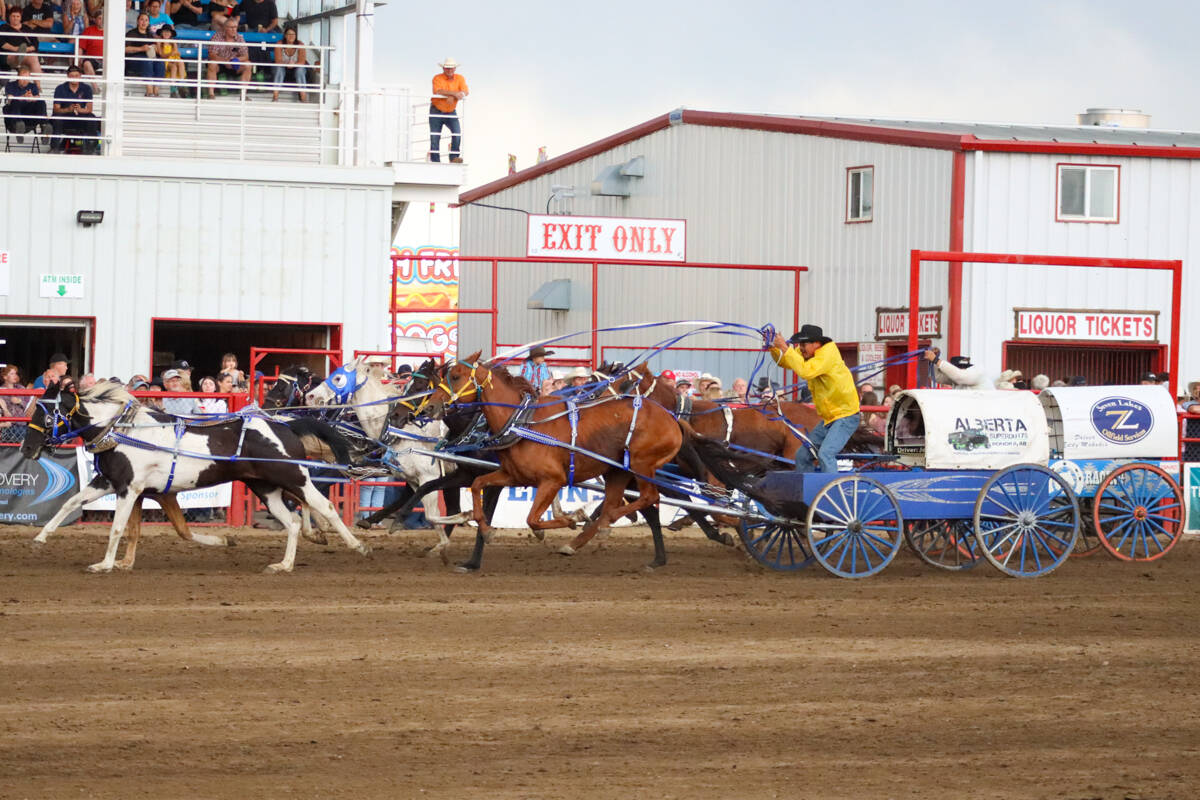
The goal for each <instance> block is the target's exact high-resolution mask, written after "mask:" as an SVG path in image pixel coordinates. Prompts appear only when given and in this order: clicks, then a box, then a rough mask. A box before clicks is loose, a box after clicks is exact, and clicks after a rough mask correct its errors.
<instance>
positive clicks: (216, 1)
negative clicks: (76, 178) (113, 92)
mask: <svg viewBox="0 0 1200 800" xmlns="http://www.w3.org/2000/svg"><path fill="white" fill-rule="evenodd" d="M103 1H104V0H65V2H64V3H63V4H62V5H59V4H56V3H55V2H53V0H24V3H23V4H20V3H15V2H14V3H11V4H9V3H7V2H6V0H0V16H2V17H3V20H4V24H2V25H0V58H2V59H3V64H2V66H3V68H4V70H5V72H7V73H8V74H7V76H6V78H5V79H4V94H5V97H4V105H3V110H4V126H5V130H6V131H7V133H8V134H9V135H11V136H13V137H15V138H16V140H17V143H18V144H20V143H23V142H24V141H25V136H26V135H27V134H29V135H33V136H35V137H39V136H40V137H41V139H42V141H43V142H45V143H48V144H49V146H50V149H51V151H52V152H62V151H63V150H64V149H65V148H67V147H68V146H72V147H73V146H74V145H71V144H70V143H71V142H73V141H74V140H75V139H78V140H79V145H78V147H79V151H80V152H84V153H95V152H98V149H99V147H98V145H99V141H100V140H99V136H100V122H99V119H98V118H97V116H96V113H95V109H94V107H93V103H94V95H95V92H96V90H95V89H94V88H93V86H92V84H91V82H90V81H91V79H92V78H94V77H95V76H98V75H102V74H103V73H104V38H105V35H106V34H105V30H104V6H103ZM111 1H112V2H116V0H111ZM125 3H126V12H125V17H126V31H125V34H124V39H123V42H124V53H125V75H127V76H128V77H130V78H133V79H134V80H135V82H136V84H137V85H140V86H142V87H143V90H144V92H145V94H146V96H147V97H158V96H161V95H162V89H163V88H164V87H166V89H167V93H166V94H167V95H169V96H180V97H186V96H192V93H193V92H194V91H195V90H196V87H197V86H200V85H203V87H204V91H205V92H206V94H207V96H208V97H210V98H213V97H215V96H216V94H217V91H218V84H219V82H220V80H221V79H222V78H228V79H232V80H236V81H239V82H240V83H241V84H242V85H240V86H239V87H238V90H239V92H240V93H241V94H242V95H243V96H244V93H245V84H250V83H252V82H254V81H261V82H264V83H269V84H270V85H269V87H266V88H269V89H270V91H271V93H272V97H271V99H272V101H276V100H278V99H279V92H280V89H281V88H282V87H283V85H284V84H285V82H286V81H288V80H289V79H290V81H291V82H292V83H293V84H295V86H296V89H297V93H298V95H299V99H300V101H301V102H306V101H307V100H308V92H307V91H305V87H306V86H308V85H310V84H309V79H310V73H311V71H312V70H313V69H315V68H316V67H315V64H316V63H317V62H318V61H319V58H317V57H316V51H313V55H312V57H310V48H309V46H307V45H305V43H304V42H303V41H301V40H300V38H299V34H298V31H297V29H296V28H295V27H294V26H293V25H289V24H287V23H286V22H284V21H281V20H280V18H279V12H278V9H277V7H276V4H275V0H244V2H238V0H137V2H136V3H135V2H134V0H125ZM247 35H249V36H250V38H251V39H252V41H249V42H248V41H247ZM182 40H187V41H188V42H190V43H192V45H193V46H194V47H196V48H203V50H204V55H203V67H202V68H200V67H198V66H197V65H198V64H199V63H200V62H199V61H197V60H196V56H195V55H194V54H192V53H188V54H187V56H188V57H187V58H185V51H184V49H183V48H184V47H185V46H186V45H183V44H181V41H182ZM189 68H190V72H189ZM52 71H53V72H62V73H63V76H62V77H61V78H56V79H55V80H54V84H55V88H54V89H53V92H52V93H51V94H50V95H49V96H47V95H46V94H45V93H44V91H45V89H44V87H43V81H44V80H46V79H47V78H46V73H48V72H52ZM200 81H203V84H201V83H200Z"/></svg>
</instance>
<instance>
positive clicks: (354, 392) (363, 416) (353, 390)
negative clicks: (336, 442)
mask: <svg viewBox="0 0 1200 800" xmlns="http://www.w3.org/2000/svg"><path fill="white" fill-rule="evenodd" d="M395 396H396V395H395V393H394V392H391V391H389V390H388V388H387V387H386V386H384V385H383V381H381V380H379V378H377V377H375V376H373V375H372V374H371V368H370V366H368V365H367V363H366V359H365V358H362V357H359V358H356V359H354V360H352V361H349V362H347V363H345V364H343V365H342V366H340V367H338V368H337V369H335V370H334V371H333V372H331V373H330V374H329V377H328V378H326V379H325V380H324V381H323V382H322V383H321V384H320V385H319V386H317V387H316V388H315V389H313V390H311V391H310V392H309V393H308V394H307V395H305V397H304V400H305V404H306V405H310V406H328V405H339V406H353V409H354V414H355V416H357V417H358V422H359V424H360V425H361V426H362V429H363V432H364V433H365V434H366V435H367V436H368V437H370V438H372V439H379V438H380V437H381V436H383V433H384V431H385V430H386V429H387V420H388V414H389V413H390V411H389V409H390V403H389V400H391V399H393V398H395Z"/></svg>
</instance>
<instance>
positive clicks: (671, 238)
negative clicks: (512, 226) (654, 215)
mask: <svg viewBox="0 0 1200 800" xmlns="http://www.w3.org/2000/svg"><path fill="white" fill-rule="evenodd" d="M525 254H526V255H527V256H530V257H531V258H532V257H537V258H556V259H562V260H564V261H684V260H686V258H687V222H686V221H685V220H681V219H627V218H624V217H567V216H550V215H544V214H530V215H529V229H528V238H527V240H526V247H525Z"/></svg>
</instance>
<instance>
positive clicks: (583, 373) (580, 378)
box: [567, 367, 592, 389]
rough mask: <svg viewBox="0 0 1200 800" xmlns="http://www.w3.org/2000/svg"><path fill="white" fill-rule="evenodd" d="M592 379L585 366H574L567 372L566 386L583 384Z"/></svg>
mask: <svg viewBox="0 0 1200 800" xmlns="http://www.w3.org/2000/svg"><path fill="white" fill-rule="evenodd" d="M591 379H592V374H591V373H590V372H588V371H587V367H576V368H575V369H573V370H571V371H570V372H568V373H567V386H569V387H570V388H572V389H575V388H578V387H580V386H584V385H586V384H587V382H588V381H590V380H591Z"/></svg>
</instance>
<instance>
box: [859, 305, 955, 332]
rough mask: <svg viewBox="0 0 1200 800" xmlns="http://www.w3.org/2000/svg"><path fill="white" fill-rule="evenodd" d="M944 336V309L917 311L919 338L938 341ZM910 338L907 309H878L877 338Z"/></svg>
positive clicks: (933, 308)
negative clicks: (937, 339)
mask: <svg viewBox="0 0 1200 800" xmlns="http://www.w3.org/2000/svg"><path fill="white" fill-rule="evenodd" d="M941 335H942V307H941V306H929V307H925V306H922V307H921V308H920V309H918V310H917V336H920V337H921V338H922V339H936V338H938V337H939V336H941ZM907 337H908V309H907V308H876V309H875V338H876V339H878V340H880V341H885V340H887V339H905V338H907Z"/></svg>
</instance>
